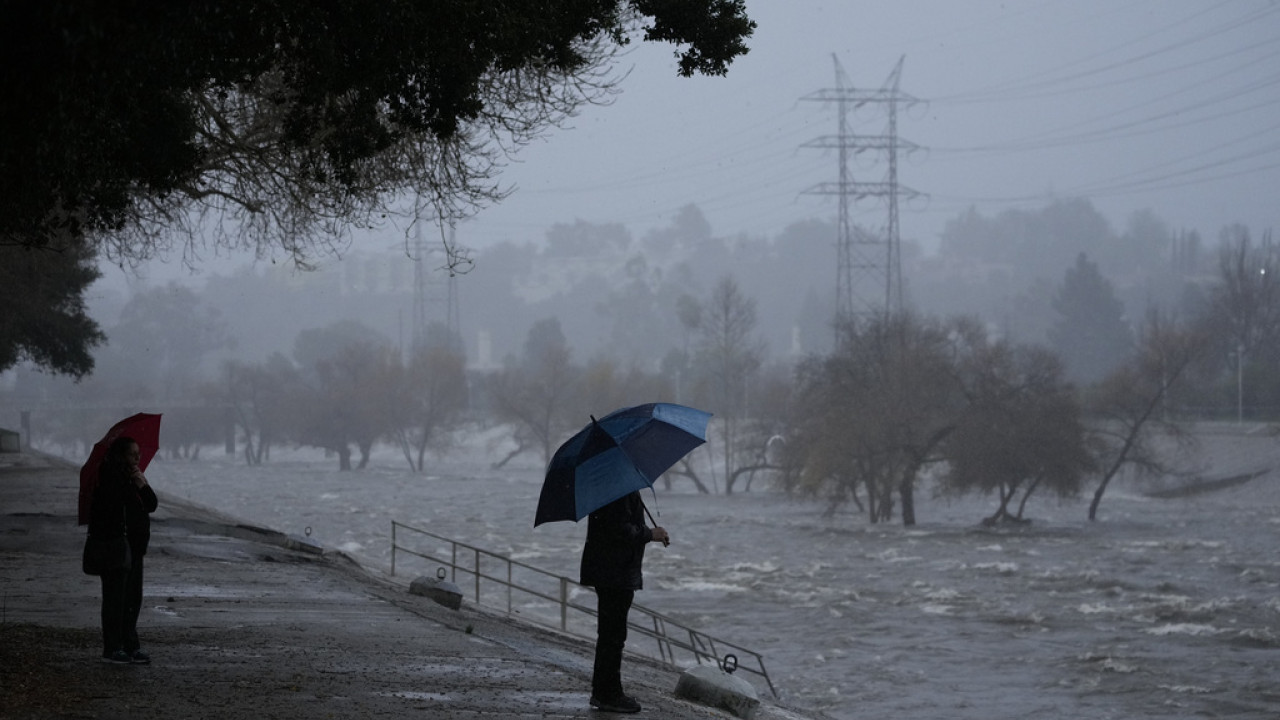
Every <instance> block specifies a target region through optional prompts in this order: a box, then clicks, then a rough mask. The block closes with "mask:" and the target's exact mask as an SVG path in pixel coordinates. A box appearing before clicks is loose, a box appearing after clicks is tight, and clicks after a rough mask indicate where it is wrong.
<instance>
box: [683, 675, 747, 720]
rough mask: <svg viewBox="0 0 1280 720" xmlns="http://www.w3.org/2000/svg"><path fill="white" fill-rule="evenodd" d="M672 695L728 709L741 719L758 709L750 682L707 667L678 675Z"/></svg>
mask: <svg viewBox="0 0 1280 720" xmlns="http://www.w3.org/2000/svg"><path fill="white" fill-rule="evenodd" d="M675 695H676V697H678V698H684V699H685V700H691V701H693V702H696V703H699V704H701V705H707V706H709V707H713V708H719V709H721V710H727V711H728V712H730V713H733V714H734V715H735V716H737V717H740V718H750V717H751V715H752V713H754V712H755V710H756V708H757V707H759V706H760V698H759V697H758V696H757V695H756V690H755V688H753V687H751V683H749V682H747V681H746V680H743V679H742V678H740V677H734V676H733V675H731V674H729V673H727V672H725V671H723V670H721V669H719V668H715V667H711V666H708V665H698V666H696V667H691V668H689V669H688V670H685V671H684V672H682V673H680V679H679V680H678V681H677V682H676V693H675Z"/></svg>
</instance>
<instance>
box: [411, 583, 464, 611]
mask: <svg viewBox="0 0 1280 720" xmlns="http://www.w3.org/2000/svg"><path fill="white" fill-rule="evenodd" d="M409 592H411V593H413V594H414V595H421V596H423V597H427V598H431V599H432V600H435V601H436V602H438V603H440V604H441V605H443V606H445V607H447V608H449V609H450V610H457V609H458V608H461V607H462V591H461V590H459V589H458V586H457V585H454V584H453V583H451V582H449V581H448V580H445V579H444V578H433V577H427V576H426V575H423V576H422V577H419V578H415V579H414V581H413V582H411V583H409Z"/></svg>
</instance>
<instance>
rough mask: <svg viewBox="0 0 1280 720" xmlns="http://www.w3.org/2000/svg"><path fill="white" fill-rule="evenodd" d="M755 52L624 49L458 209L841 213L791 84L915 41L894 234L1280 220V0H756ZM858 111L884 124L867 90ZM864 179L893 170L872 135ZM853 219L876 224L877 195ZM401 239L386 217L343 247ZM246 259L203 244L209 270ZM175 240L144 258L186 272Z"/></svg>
mask: <svg viewBox="0 0 1280 720" xmlns="http://www.w3.org/2000/svg"><path fill="white" fill-rule="evenodd" d="M747 7H748V12H749V14H750V15H751V17H752V18H753V19H755V20H756V21H757V22H758V23H759V27H758V29H757V31H756V34H755V37H754V38H753V39H752V40H751V41H750V43H749V44H750V47H751V52H750V53H749V54H748V55H747V56H746V57H743V58H741V59H739V60H738V61H737V62H735V63H734V64H733V66H732V67H731V69H730V72H729V74H728V76H727V77H724V78H693V79H686V78H679V77H677V76H676V73H675V60H674V57H673V54H672V53H673V51H672V49H671V48H670V47H669V46H662V45H652V44H644V46H643V47H635V48H634V49H632V50H630V51H628V54H627V55H626V56H625V57H624V58H623V60H622V65H621V66H620V70H622V71H626V70H630V75H629V76H628V77H627V78H626V79H625V80H624V81H623V83H622V86H621V87H622V93H621V95H619V96H618V97H617V98H616V100H615V102H614V103H613V104H612V105H611V106H608V107H589V108H586V109H585V110H584V111H583V112H582V113H581V115H580V116H579V117H577V118H575V119H574V120H572V121H571V122H570V124H569V127H566V128H564V129H559V130H556V131H554V132H552V133H550V134H549V135H548V136H547V137H546V138H544V139H543V140H542V141H540V142H537V143H535V144H534V145H533V146H531V147H528V148H526V149H525V150H524V151H523V152H522V154H521V155H520V157H519V161H518V162H517V163H515V164H513V165H511V166H509V167H508V168H507V170H506V172H505V173H504V175H503V180H504V182H505V183H507V184H509V185H512V186H514V187H516V188H517V191H516V193H515V194H514V195H512V196H511V197H510V198H508V199H507V200H506V201H505V202H504V203H503V204H502V205H500V206H498V207H495V208H491V209H489V210H487V211H485V212H484V213H483V214H482V215H481V216H479V217H477V218H475V219H473V220H471V221H468V222H466V223H464V224H463V225H462V226H460V227H459V229H458V241H459V242H460V243H461V244H463V245H466V246H470V247H474V248H484V247H486V246H489V245H492V244H494V243H497V242H503V241H513V242H526V241H533V242H537V241H539V240H541V238H542V237H543V235H544V234H545V231H546V229H547V228H548V227H549V226H550V225H552V224H554V223H560V222H564V223H569V222H573V221H574V220H575V219H579V218H580V219H583V220H586V221H589V222H594V223H606V222H620V223H623V224H625V225H626V226H627V227H628V229H629V230H630V231H631V232H632V233H633V234H634V235H637V236H638V235H642V234H643V233H644V232H645V231H647V230H648V229H650V228H653V227H657V226H662V225H665V224H668V223H669V222H670V221H671V218H672V217H673V215H674V213H675V211H676V210H677V209H678V208H680V207H681V206H683V205H685V204H688V203H695V204H697V205H698V206H699V207H700V208H701V209H702V210H703V212H704V213H705V215H706V217H707V219H708V220H709V221H710V222H711V225H712V229H713V231H714V232H715V233H716V235H719V236H725V235H734V234H738V233H750V234H753V235H757V236H759V235H768V236H772V235H776V234H777V233H778V232H780V231H781V230H782V229H783V228H784V227H786V226H787V225H788V224H790V223H792V222H795V221H797V220H801V219H805V218H811V217H831V216H833V215H834V214H835V212H836V206H835V202H834V200H833V199H832V198H824V197H820V196H815V195H805V194H803V191H804V190H805V189H806V188H809V187H812V186H814V185H816V184H817V183H821V182H829V181H834V180H836V178H837V175H836V171H837V170H836V167H837V166H836V158H835V156H834V154H833V151H822V150H814V149H802V148H801V147H800V146H801V145H802V144H803V143H805V142H807V141H810V140H813V139H815V138H817V137H819V136H822V135H829V134H833V133H834V132H835V129H836V116H835V109H834V107H833V106H824V105H823V104H821V103H817V102H805V101H802V100H801V98H802V97H803V96H805V95H809V94H811V93H814V92H817V91H819V90H822V89H824V88H831V87H834V83H835V77H834V69H833V62H832V55H833V54H834V55H836V56H837V57H838V58H839V59H840V61H841V63H842V65H843V67H844V69H845V71H846V72H847V74H848V76H849V79H850V81H851V82H852V84H853V85H854V86H855V87H857V88H864V89H872V88H876V87H879V86H880V85H881V84H882V83H883V82H884V81H885V79H886V77H887V76H888V75H889V73H890V71H891V70H892V69H893V66H894V64H895V63H896V62H897V61H898V59H899V58H900V57H903V56H905V63H904V66H903V72H902V76H901V91H902V92H904V93H907V94H910V95H912V96H914V97H916V98H919V99H920V100H922V101H925V102H922V103H921V104H919V105H917V106H915V107H913V108H911V109H909V110H906V111H904V112H903V114H902V116H901V118H900V122H899V135H900V137H901V138H902V139H904V140H908V141H911V142H914V143H916V144H917V145H920V146H922V148H924V149H923V150H922V151H920V152H917V153H914V154H912V155H910V156H905V157H903V159H902V162H901V167H900V182H901V183H902V184H903V185H906V186H908V187H910V188H912V189H914V190H916V191H919V192H921V193H925V194H926V195H927V198H925V199H920V200H915V201H912V202H908V203H904V204H903V205H902V208H901V215H900V217H901V229H902V237H903V238H904V239H907V240H915V241H918V242H920V243H921V244H922V245H923V246H924V247H925V248H930V247H932V246H933V244H934V243H935V242H936V238H937V235H938V233H939V232H940V231H941V229H942V228H943V226H944V224H945V222H946V221H947V220H948V219H950V218H952V217H955V216H956V215H957V214H958V213H960V212H961V211H963V210H964V209H965V208H967V207H969V206H970V205H973V206H975V207H976V208H977V209H978V210H979V212H983V213H987V214H995V213H998V212H1000V211H1002V210H1005V209H1009V208H1035V207H1040V206H1042V205H1043V204H1045V203H1046V202H1048V201H1049V200H1050V199H1052V198H1055V197H1072V196H1085V197H1088V198H1090V199H1092V200H1093V202H1094V203H1095V205H1096V207H1098V208H1099V209H1100V210H1101V211H1102V212H1103V213H1104V214H1106V215H1107V217H1108V219H1109V220H1110V221H1111V222H1112V224H1113V226H1114V227H1117V228H1122V227H1123V223H1124V221H1125V218H1126V217H1127V216H1128V215H1129V214H1130V213H1132V212H1134V211H1136V210H1139V209H1143V208H1147V209H1150V210H1152V211H1153V212H1155V213H1156V214H1157V215H1158V216H1159V217H1161V218H1162V219H1164V220H1166V221H1167V222H1168V223H1169V224H1170V226H1172V227H1173V228H1185V229H1194V230H1198V231H1200V232H1201V233H1202V234H1204V235H1205V236H1206V237H1209V238H1212V237H1214V236H1215V235H1216V233H1217V231H1218V229H1219V228H1221V227H1222V226H1223V225H1225V224H1227V223H1231V222H1241V223H1244V224H1246V225H1248V226H1250V227H1252V228H1254V229H1255V230H1256V231H1259V232H1260V231H1261V230H1264V229H1266V228H1268V227H1271V226H1273V225H1274V224H1275V223H1276V212H1275V210H1274V208H1275V190H1276V188H1278V187H1280V120H1277V118H1278V117H1280V72H1278V71H1277V70H1276V68H1280V58H1278V57H1277V56H1278V55H1280V42H1278V40H1280V5H1277V4H1275V3H1272V2H1269V1H1268V0H1237V1H1234V2H1206V1H1204V0H1040V1H1032V0H1023V1H1009V2H1000V1H998V0H964V1H963V2H956V1H954V0H904V1H901V2H892V3H885V2H809V1H801V2H782V1H781V0H772V1H766V0H748V2H747ZM854 120H855V122H854V130H855V132H858V133H863V134H879V133H882V132H883V129H884V118H883V115H882V114H879V113H877V112H875V111H874V110H872V109H864V110H863V111H860V112H859V113H858V114H856V115H855V116H854ZM853 170H854V179H855V180H859V181H866V182H876V181H881V180H883V179H884V173H885V165H884V163H883V162H882V161H881V160H880V158H878V157H877V156H875V153H867V154H865V155H863V156H861V157H860V158H859V159H858V160H857V161H855V163H854V166H853ZM855 212H856V216H855V220H856V221H857V222H859V223H861V224H864V225H866V226H868V227H873V228H874V227H879V226H882V225H883V224H884V217H885V210H884V207H883V205H882V204H881V203H878V202H876V201H871V200H868V201H864V202H863V203H861V204H859V205H858V206H857V207H856V210H855ZM402 242H403V236H402V235H401V234H399V232H398V231H396V230H395V229H392V228H388V229H386V230H384V231H382V232H380V233H375V234H371V235H367V236H363V237H358V238H357V239H356V246H355V247H354V248H353V250H385V249H389V248H394V247H396V245H397V243H402ZM251 261H252V258H251V257H250V256H248V255H245V256H243V257H234V256H233V257H232V258H230V259H228V260H222V261H217V262H209V263H206V265H205V266H204V268H205V269H204V272H209V271H215V270H226V269H228V268H229V267H230V266H234V265H240V264H247V263H249V262H251ZM177 265H178V263H177V261H176V259H175V258H170V259H169V262H168V264H167V265H161V264H156V263H153V264H152V265H151V266H150V267H148V268H146V269H144V271H143V272H144V275H147V276H150V277H151V278H152V279H155V280H161V279H165V278H167V277H171V276H173V277H189V275H188V274H187V273H186V272H184V271H182V270H180V269H177Z"/></svg>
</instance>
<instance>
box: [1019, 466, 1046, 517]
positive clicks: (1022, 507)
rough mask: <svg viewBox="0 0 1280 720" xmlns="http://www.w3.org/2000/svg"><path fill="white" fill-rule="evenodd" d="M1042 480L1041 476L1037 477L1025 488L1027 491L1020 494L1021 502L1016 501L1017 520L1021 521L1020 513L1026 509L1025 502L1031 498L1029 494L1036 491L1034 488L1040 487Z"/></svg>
mask: <svg viewBox="0 0 1280 720" xmlns="http://www.w3.org/2000/svg"><path fill="white" fill-rule="evenodd" d="M1043 479H1044V476H1043V475H1040V476H1037V477H1036V479H1035V480H1034V481H1032V483H1031V485H1030V486H1029V487H1027V491H1026V492H1024V493H1022V500H1020V501H1018V519H1019V520H1021V519H1022V511H1023V510H1025V509H1026V507H1027V500H1029V499H1030V498H1031V493H1033V492H1035V491H1036V488H1037V487H1039V486H1040V481H1041V480H1043Z"/></svg>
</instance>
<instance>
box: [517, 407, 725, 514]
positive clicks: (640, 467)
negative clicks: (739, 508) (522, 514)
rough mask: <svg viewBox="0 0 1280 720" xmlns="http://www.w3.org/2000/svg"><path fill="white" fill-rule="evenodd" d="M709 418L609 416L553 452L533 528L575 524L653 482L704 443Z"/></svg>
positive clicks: (670, 410) (696, 414)
mask: <svg viewBox="0 0 1280 720" xmlns="http://www.w3.org/2000/svg"><path fill="white" fill-rule="evenodd" d="M710 420H711V413H709V412H704V411H702V410H696V409H694V408H691V407H685V406H684V405H675V404H673V403H648V404H646V405H637V406H635V407H629V408H623V409H621V410H615V411H613V412H611V413H609V414H608V415H605V416H604V417H603V418H600V419H599V420H596V419H595V417H592V418H591V424H589V425H587V426H586V427H584V428H583V429H582V430H579V431H578V433H577V434H576V435H574V436H573V437H571V438H569V439H568V440H567V441H565V443H564V444H563V445H561V446H560V448H559V449H558V450H556V454H555V455H553V456H552V458H551V463H550V464H549V465H547V477H546V479H544V480H543V483H542V494H541V496H539V498H538V513H537V515H536V516H535V517H534V520H533V524H534V526H535V527H536V526H538V525H541V524H542V523H545V522H555V521H557V520H573V521H575V522H576V521H578V520H581V519H582V518H584V517H586V516H587V515H589V514H590V513H592V512H594V511H595V510H598V509H600V508H602V507H604V506H605V505H608V504H609V503H611V502H613V501H614V500H617V499H618V498H620V497H623V496H625V495H628V494H630V493H632V492H635V491H636V490H640V489H642V488H646V487H652V486H653V482H654V480H657V479H658V476H659V475H661V474H662V473H664V472H666V471H667V468H669V467H671V466H672V465H675V464H676V462H678V461H679V460H680V458H682V457H684V456H685V455H687V454H688V453H689V451H690V450H692V449H694V448H696V447H698V446H699V445H701V444H703V443H704V442H706V441H707V423H708V422H709V421H710Z"/></svg>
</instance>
